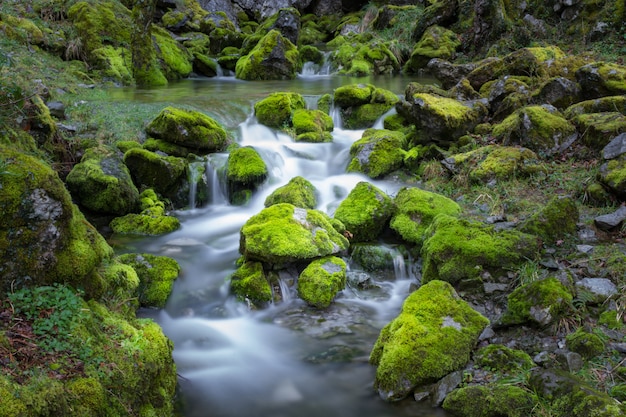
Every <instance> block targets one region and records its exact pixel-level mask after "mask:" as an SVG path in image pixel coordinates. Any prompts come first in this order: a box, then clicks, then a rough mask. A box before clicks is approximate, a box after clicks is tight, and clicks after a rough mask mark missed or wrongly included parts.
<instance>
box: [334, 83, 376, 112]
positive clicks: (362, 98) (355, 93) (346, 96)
mask: <svg viewBox="0 0 626 417" xmlns="http://www.w3.org/2000/svg"><path fill="white" fill-rule="evenodd" d="M375 88H376V87H374V86H373V85H371V84H350V85H344V86H341V87H337V88H336V89H335V91H334V103H335V105H336V106H339V107H354V106H360V105H363V104H367V103H369V102H371V100H372V94H373V93H374V90H375Z"/></svg>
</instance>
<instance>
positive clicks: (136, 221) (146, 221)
mask: <svg viewBox="0 0 626 417" xmlns="http://www.w3.org/2000/svg"><path fill="white" fill-rule="evenodd" d="M139 205H140V209H141V212H140V213H139V214H137V213H129V214H127V215H125V216H122V217H116V218H114V219H113V220H111V223H110V224H109V226H110V227H111V229H112V230H113V232H114V233H118V234H120V235H146V236H158V235H162V234H165V233H170V232H173V231H174V230H177V229H179V228H180V221H179V220H178V218H176V217H174V216H169V215H168V214H167V212H166V211H165V203H164V202H163V201H161V200H160V199H159V198H158V196H157V194H156V193H155V191H154V190H153V189H151V188H148V189H147V190H145V191H143V192H142V193H141V194H140V196H139Z"/></svg>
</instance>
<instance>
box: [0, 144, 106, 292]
mask: <svg viewBox="0 0 626 417" xmlns="http://www.w3.org/2000/svg"><path fill="white" fill-rule="evenodd" d="M0 155H2V156H0V162H1V166H2V169H1V171H0V178H1V179H2V187H0V212H1V213H2V223H1V224H0V276H1V277H2V279H1V280H0V290H1V291H5V292H8V291H10V290H12V289H13V290H14V289H17V288H22V287H26V286H37V285H49V284H51V283H54V282H66V283H69V284H71V285H72V286H74V287H76V288H81V289H83V290H84V291H85V294H86V295H87V296H88V297H98V296H100V295H102V294H103V293H104V291H105V290H106V289H107V287H108V283H107V282H106V281H105V280H104V279H103V278H102V276H100V275H99V274H98V271H97V269H98V267H99V266H100V264H101V262H102V261H103V260H105V259H108V258H110V257H111V255H112V254H113V250H112V249H111V247H110V246H109V245H108V244H107V243H106V241H105V240H104V238H103V237H102V236H101V235H100V234H99V233H98V232H97V231H96V229H95V228H94V227H93V226H91V225H90V224H89V223H88V222H87V221H86V220H85V218H84V216H83V215H82V214H81V212H80V211H79V210H78V208H77V207H76V206H75V205H74V204H73V203H72V199H71V197H70V194H69V192H68V191H67V189H66V188H65V185H64V184H63V182H62V181H61V180H60V179H59V177H58V175H57V173H56V172H55V171H53V170H52V169H51V168H50V167H48V166H47V165H45V164H44V163H42V162H41V161H40V160H38V159H36V158H34V157H32V156H28V155H26V154H22V153H20V152H17V151H15V150H13V149H12V148H6V147H0Z"/></svg>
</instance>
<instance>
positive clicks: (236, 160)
mask: <svg viewBox="0 0 626 417" xmlns="http://www.w3.org/2000/svg"><path fill="white" fill-rule="evenodd" d="M268 174H269V173H268V170H267V165H266V164H265V161H263V158H261V155H259V153H258V152H257V151H256V150H255V149H254V148H253V147H251V146H245V147H243V148H237V149H235V150H234V151H232V152H231V153H230V154H229V155H228V161H227V162H226V183H227V186H228V198H229V200H230V201H231V203H238V202H240V197H241V196H240V194H241V193H242V192H244V193H245V192H246V190H249V191H250V192H252V191H254V190H256V188H257V187H258V186H259V185H260V184H261V183H263V181H265V179H266V178H267V176H268Z"/></svg>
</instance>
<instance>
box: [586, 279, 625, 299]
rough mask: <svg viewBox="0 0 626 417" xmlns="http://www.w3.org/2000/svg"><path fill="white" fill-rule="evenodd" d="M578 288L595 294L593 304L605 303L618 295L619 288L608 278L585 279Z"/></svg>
mask: <svg viewBox="0 0 626 417" xmlns="http://www.w3.org/2000/svg"><path fill="white" fill-rule="evenodd" d="M576 286H577V287H581V288H583V289H584V290H586V291H588V292H590V293H591V294H593V296H594V297H593V300H592V301H593V302H595V303H603V302H604V301H606V299H607V298H610V297H612V296H613V295H615V294H617V293H618V291H617V287H616V286H615V284H613V282H612V281H611V280H609V279H607V278H583V279H581V280H580V281H578V282H577V283H576Z"/></svg>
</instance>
